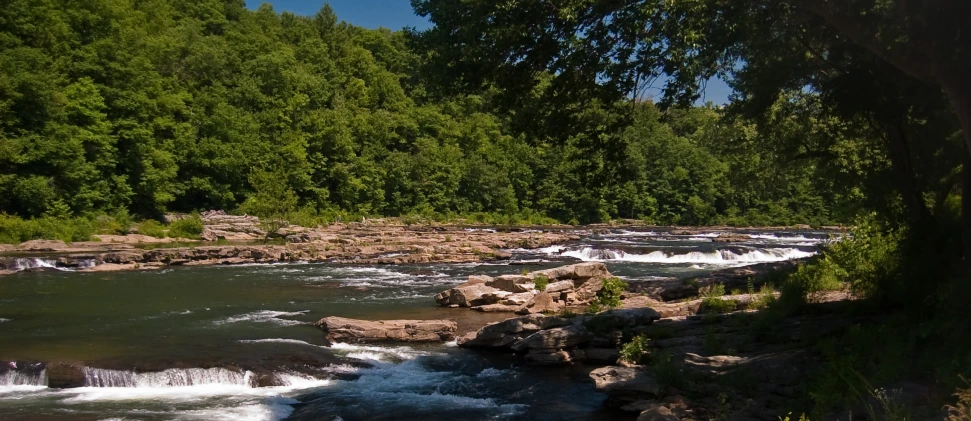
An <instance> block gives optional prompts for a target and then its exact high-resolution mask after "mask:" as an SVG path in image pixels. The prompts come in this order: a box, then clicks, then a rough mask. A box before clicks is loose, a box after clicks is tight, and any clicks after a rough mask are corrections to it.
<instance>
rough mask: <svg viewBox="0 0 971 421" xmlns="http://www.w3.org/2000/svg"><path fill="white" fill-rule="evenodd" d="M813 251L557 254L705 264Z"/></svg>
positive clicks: (774, 258) (589, 249) (596, 251)
mask: <svg viewBox="0 0 971 421" xmlns="http://www.w3.org/2000/svg"><path fill="white" fill-rule="evenodd" d="M814 254H816V253H815V252H809V251H803V250H800V249H797V248H768V249H754V250H747V251H738V252H736V251H732V250H712V251H709V252H704V251H692V252H687V253H667V252H663V251H654V252H650V253H647V254H634V253H626V252H624V251H622V250H601V249H595V248H592V247H585V248H583V249H580V250H571V251H567V252H562V253H560V255H561V256H569V257H575V258H577V259H580V260H583V261H604V260H610V261H621V262H641V263H709V264H737V263H761V262H780V261H783V260H790V259H799V258H803V257H809V256H812V255H814Z"/></svg>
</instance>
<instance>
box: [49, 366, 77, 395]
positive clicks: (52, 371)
mask: <svg viewBox="0 0 971 421" xmlns="http://www.w3.org/2000/svg"><path fill="white" fill-rule="evenodd" d="M46 369H47V386H48V387H51V388H54V389H66V388H71V387H82V386H84V367H83V366H82V365H80V364H77V363H70V362H51V363H48V364H47V367H46Z"/></svg>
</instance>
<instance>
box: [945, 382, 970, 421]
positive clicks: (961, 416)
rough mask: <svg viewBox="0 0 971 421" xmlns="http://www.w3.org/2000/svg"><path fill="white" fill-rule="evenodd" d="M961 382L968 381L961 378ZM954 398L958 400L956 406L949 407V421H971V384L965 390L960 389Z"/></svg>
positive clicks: (947, 407)
mask: <svg viewBox="0 0 971 421" xmlns="http://www.w3.org/2000/svg"><path fill="white" fill-rule="evenodd" d="M961 380H964V382H965V383H968V380H967V379H965V378H964V377H963V376H961ZM954 396H955V397H956V398H957V399H958V401H957V404H955V405H954V406H951V405H947V406H946V407H944V408H945V409H947V421H971V384H969V385H967V386H966V387H965V388H958V390H957V392H956V393H955V394H954Z"/></svg>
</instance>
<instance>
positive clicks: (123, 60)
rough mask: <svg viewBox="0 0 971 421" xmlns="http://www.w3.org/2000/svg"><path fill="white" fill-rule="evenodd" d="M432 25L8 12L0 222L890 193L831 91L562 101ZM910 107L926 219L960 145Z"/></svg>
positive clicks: (849, 216)
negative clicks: (457, 56)
mask: <svg viewBox="0 0 971 421" xmlns="http://www.w3.org/2000/svg"><path fill="white" fill-rule="evenodd" d="M436 31H437V30H432V31H429V32H428V33H421V32H418V31H413V30H407V29H405V30H400V31H390V30H386V29H379V30H369V29H364V28H360V27H355V26H353V25H349V24H347V23H344V22H342V21H340V20H339V17H338V16H335V14H334V12H333V11H332V10H331V9H330V7H329V6H326V5H325V6H324V7H323V8H322V9H321V10H320V11H319V12H318V13H317V14H316V15H314V16H297V15H294V14H291V13H286V12H285V13H278V12H276V11H274V10H273V9H272V6H270V5H269V4H265V5H263V6H262V7H261V8H259V9H258V10H255V11H251V10H247V9H246V7H245V5H244V3H243V2H242V1H221V0H206V1H144V2H131V1H115V0H99V1H90V2H66V1H54V0H45V1H41V2H36V1H26V0H24V1H20V0H18V1H13V2H11V3H10V4H8V5H6V6H5V7H4V8H3V10H2V11H0V34H2V36H0V51H2V54H0V56H2V57H0V69H2V70H0V145H2V146H0V213H2V214H3V215H5V216H4V217H3V218H4V220H5V221H7V224H8V225H9V224H13V222H14V220H19V218H24V219H31V218H43V217H50V218H55V219H64V218H69V217H74V218H81V219H92V218H94V217H96V216H104V215H108V216H119V218H120V219H126V218H136V219H144V218H156V219H157V218H159V217H160V215H162V214H163V213H165V212H194V211H205V210H209V209H223V210H227V211H235V212H238V213H248V214H253V215H260V216H288V217H290V218H291V219H299V220H303V221H315V220H317V221H333V220H336V219H337V218H338V217H339V216H342V215H343V216H344V217H345V218H350V217H352V216H353V217H357V218H358V219H359V218H360V216H369V217H376V216H404V215H421V216H426V217H430V218H433V219H446V218H455V217H470V218H472V219H473V220H482V221H492V222H497V221H498V222H517V221H522V222H561V223H572V224H578V223H581V224H583V223H594V222H606V221H610V220H612V219H621V218H622V219H638V220H643V221H646V222H649V223H658V224H682V225H708V224H731V225H740V226H746V225H791V224H813V225H823V224H837V223H850V222H852V221H853V218H854V217H855V216H856V215H857V214H860V213H861V210H863V212H864V213H865V211H866V210H872V209H889V208H894V207H898V206H899V204H900V203H901V196H900V194H898V193H897V192H896V191H893V190H892V189H889V188H888V185H887V183H886V182H885V179H886V178H888V177H891V169H892V166H891V165H890V162H891V160H890V158H889V156H890V150H889V144H888V142H886V141H885V139H884V138H883V132H882V131H881V130H880V127H881V126H880V123H879V122H874V121H873V120H872V119H871V118H870V116H866V115H852V116H847V115H844V114H842V112H843V111H842V110H841V109H840V108H839V105H840V104H834V103H833V101H831V100H830V98H827V97H826V96H825V94H826V92H822V93H821V92H815V91H800V90H798V89H784V90H780V91H779V92H777V93H773V95H774V96H773V97H772V98H771V99H762V98H761V97H760V100H761V101H760V102H761V103H760V105H761V108H760V109H759V110H757V111H755V112H752V111H751V110H748V109H744V107H742V106H738V107H736V106H735V105H732V106H729V107H727V108H725V107H720V106H714V105H712V104H704V105H691V104H692V103H698V102H699V101H688V102H687V103H685V104H681V105H680V106H678V104H658V103H656V101H654V100H655V99H660V96H658V97H657V98H654V97H652V96H650V95H645V94H644V93H643V92H641V93H630V94H620V95H616V94H610V93H607V94H596V95H586V94H587V93H591V92H589V90H587V89H581V88H579V87H575V88H576V89H574V91H573V93H572V94H570V95H564V94H563V89H564V86H562V83H561V82H562V81H561V79H562V74H561V73H562V72H560V71H558V70H556V69H539V70H537V71H531V72H529V74H511V73H510V74H509V75H508V77H505V78H495V79H491V80H487V79H484V78H482V79H481V80H477V81H474V82H473V81H472V80H471V79H469V78H468V76H463V75H459V74H458V73H457V71H456V70H455V68H454V66H449V65H447V64H445V65H443V64H442V63H441V61H442V60H448V54H450V53H449V52H448V51H446V50H445V46H446V45H445V44H444V43H443V42H444V41H442V40H441V39H440V37H439V36H438V35H437V32H436ZM893 77H894V75H887V76H886V78H888V80H887V81H886V83H888V84H892V83H893V81H892V78H893ZM510 82H511V83H510ZM833 83H837V82H833ZM571 89H572V88H571ZM901 89H903V88H901ZM924 100H925V102H928V107H931V108H928V109H926V110H923V109H922V110H919V112H922V113H924V114H929V116H925V115H920V116H913V117H909V116H908V118H907V119H906V120H902V121H901V123H902V126H900V128H901V129H902V130H904V131H905V132H906V133H904V135H905V136H907V137H908V138H916V137H922V136H925V132H932V134H933V135H934V136H939V137H941V138H942V140H943V142H940V143H933V144H927V149H928V150H926V151H925V150H922V149H918V147H923V146H924V145H923V143H920V144H915V145H913V146H912V148H914V149H915V150H914V151H912V153H915V154H917V153H920V154H926V155H928V156H932V157H933V158H934V161H926V162H925V161H921V162H920V163H921V164H926V165H925V166H924V167H922V168H919V170H920V171H921V172H920V177H919V179H917V180H912V181H914V182H915V183H917V185H916V186H914V187H915V188H918V189H921V194H922V195H921V200H927V201H928V203H933V204H934V205H935V207H936V208H940V209H944V208H946V207H947V205H948V204H949V202H948V198H949V195H950V194H951V193H952V190H953V189H954V185H955V183H956V181H957V180H956V178H955V177H954V175H953V173H954V172H955V168H957V166H958V164H959V163H958V162H955V161H954V159H955V157H957V156H959V154H958V153H954V152H953V151H954V150H960V142H959V140H958V139H957V138H956V137H955V136H954V135H953V133H954V131H955V127H954V124H953V122H952V121H950V120H948V119H947V117H946V116H941V115H940V114H941V112H940V107H941V104H937V103H935V102H934V101H935V100H937V99H936V98H926V99H924ZM661 105H663V106H661ZM672 105H673V106H672ZM934 106H937V107H938V108H936V109H935V108H932V107H934ZM935 113H936V114H935ZM888 124H889V123H888ZM129 215H130V216H129Z"/></svg>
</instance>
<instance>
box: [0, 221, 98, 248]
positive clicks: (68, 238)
mask: <svg viewBox="0 0 971 421" xmlns="http://www.w3.org/2000/svg"><path fill="white" fill-rule="evenodd" d="M96 228H97V227H96V224H95V223H94V222H93V221H91V220H88V219H86V218H68V219H59V218H50V217H42V218H34V219H21V218H19V217H16V216H10V215H5V214H0V243H6V244H19V243H22V242H24V241H28V240H37V239H43V240H61V241H64V242H72V241H88V240H90V239H91V234H94V232H95V230H96Z"/></svg>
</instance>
